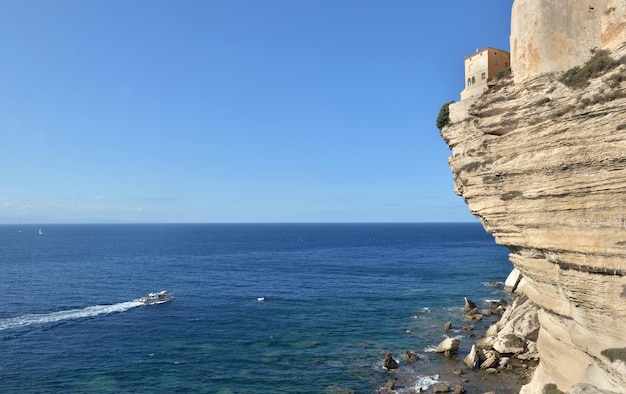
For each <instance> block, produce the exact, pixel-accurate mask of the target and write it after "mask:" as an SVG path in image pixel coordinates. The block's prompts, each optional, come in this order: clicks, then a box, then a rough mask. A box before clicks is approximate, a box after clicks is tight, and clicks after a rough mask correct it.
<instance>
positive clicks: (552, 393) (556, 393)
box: [542, 383, 565, 394]
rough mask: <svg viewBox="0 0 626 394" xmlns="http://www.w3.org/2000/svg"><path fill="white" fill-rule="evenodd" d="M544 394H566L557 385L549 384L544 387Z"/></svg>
mask: <svg viewBox="0 0 626 394" xmlns="http://www.w3.org/2000/svg"><path fill="white" fill-rule="evenodd" d="M542 394H565V393H564V392H562V391H561V390H559V389H558V388H557V387H556V384H554V383H549V384H546V385H545V386H544V387H543V390H542Z"/></svg>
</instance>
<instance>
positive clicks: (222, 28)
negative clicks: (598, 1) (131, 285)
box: [0, 0, 513, 223]
mask: <svg viewBox="0 0 626 394" xmlns="http://www.w3.org/2000/svg"><path fill="white" fill-rule="evenodd" d="M512 3H513V0H497V1H494V0H476V1H465V0H449V1H418V0H412V1H409V0H394V1H389V0H332V1H331V0H199V1H191V0H185V1H160V0H133V1H122V0H112V1H86V0H71V1H69V0H55V1H47V0H39V1H35V0H14V1H11V0H0V49H1V50H2V54H1V55H0V59H1V60H0V223H68V222H78V223H84V222H424V221H426V222H442V221H446V222H449V221H473V220H475V219H474V218H473V217H472V216H471V214H470V213H469V210H468V208H467V207H466V205H465V204H464V202H463V200H462V199H461V198H460V197H458V196H456V195H455V194H454V192H453V180H452V175H451V173H450V170H449V168H448V165H447V158H448V156H449V155H450V152H449V150H448V149H447V147H446V145H445V144H444V142H443V141H442V140H441V138H440V136H439V131H438V130H437V128H436V126H435V119H436V117H437V114H438V112H439V108H440V107H441V104H443V103H444V102H447V101H449V100H453V99H454V100H458V99H459V92H460V91H461V90H462V89H463V60H462V59H463V57H465V56H466V55H468V54H471V53H472V52H474V51H475V50H476V49H477V48H482V47H485V46H493V47H497V48H501V49H505V50H508V49H509V41H508V40H509V30H510V11H511V6H512Z"/></svg>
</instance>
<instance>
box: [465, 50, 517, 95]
mask: <svg viewBox="0 0 626 394" xmlns="http://www.w3.org/2000/svg"><path fill="white" fill-rule="evenodd" d="M463 60H464V61H465V89H463V91H462V92H461V100H465V99H466V98H469V97H475V96H480V95H481V94H482V93H483V92H484V91H485V90H486V88H487V81H489V80H490V79H491V78H493V77H494V76H495V75H496V74H497V73H498V71H500V70H502V69H505V68H507V67H509V66H510V64H511V59H510V55H509V53H508V52H506V51H503V50H501V49H496V48H491V47H486V48H483V49H481V50H476V52H475V53H473V54H471V55H469V56H466V57H465V58H464V59H463Z"/></svg>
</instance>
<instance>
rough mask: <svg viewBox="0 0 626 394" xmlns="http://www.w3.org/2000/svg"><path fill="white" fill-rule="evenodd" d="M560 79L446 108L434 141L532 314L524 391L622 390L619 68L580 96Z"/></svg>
mask: <svg viewBox="0 0 626 394" xmlns="http://www.w3.org/2000/svg"><path fill="white" fill-rule="evenodd" d="M623 47H624V46H623V45H622V46H621V48H623ZM622 55H623V51H622V53H619V51H618V53H617V58H619V57H620V56H622ZM614 56H615V53H614ZM561 75H562V74H561V73H560V72H548V73H542V74H538V75H533V76H530V77H527V78H525V79H524V80H523V81H521V82H520V81H517V79H514V78H509V79H503V80H501V81H498V83H497V84H496V87H495V88H492V89H491V90H490V91H488V92H487V93H485V94H484V95H482V96H480V97H478V98H474V99H468V100H464V101H461V102H459V103H454V104H451V105H450V106H449V118H450V123H449V124H448V125H446V126H444V127H443V128H442V129H441V136H442V138H443V139H444V140H445V141H446V143H447V144H448V146H449V147H450V149H451V151H452V156H451V157H450V159H449V165H450V168H451V170H452V172H453V175H454V181H455V192H456V193H457V194H459V195H460V196H462V197H463V198H464V200H465V201H466V203H467V204H468V206H469V209H470V210H471V212H472V213H473V214H474V215H475V216H476V217H478V218H479V219H480V221H481V222H482V224H483V226H484V227H485V229H486V230H487V231H488V232H490V233H491V234H492V235H493V236H494V238H495V240H496V242H498V243H500V244H502V245H505V246H507V247H508V248H509V250H510V260H511V261H512V263H513V264H514V265H515V267H516V268H517V269H519V270H520V272H521V273H522V275H523V276H524V279H525V282H526V283H525V285H524V293H525V294H526V295H527V296H528V297H529V298H530V300H531V301H532V302H533V303H535V304H537V305H538V306H539V307H540V309H541V310H540V312H539V321H540V325H541V329H540V331H539V336H538V339H537V347H538V352H539V356H540V359H541V362H540V365H539V367H538V368H537V370H536V371H535V374H534V377H533V381H532V382H531V383H530V384H529V385H528V386H525V388H524V389H523V390H522V391H523V392H527V393H536V392H541V391H542V390H543V388H544V387H546V385H549V384H554V385H556V386H557V387H558V388H559V389H560V390H563V391H567V390H570V389H571V390H574V389H573V388H574V387H579V386H577V385H579V384H583V383H584V384H590V385H593V386H595V387H596V388H597V389H598V390H605V391H606V392H623V390H624V387H626V361H625V360H624V358H622V357H618V356H616V355H619V354H623V353H624V352H626V351H624V348H626V334H625V331H624V327H626V65H624V64H621V65H619V66H617V67H615V68H613V69H612V70H611V71H609V72H607V73H605V74H603V75H602V76H599V77H597V78H593V79H590V80H589V81H588V85H587V86H586V87H585V88H584V89H574V88H570V87H568V86H566V85H564V84H563V83H562V82H560V81H559V77H560V76H561Z"/></svg>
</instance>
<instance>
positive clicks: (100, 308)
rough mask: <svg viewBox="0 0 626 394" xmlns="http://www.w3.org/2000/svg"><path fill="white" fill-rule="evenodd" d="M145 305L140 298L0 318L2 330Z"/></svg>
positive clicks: (122, 310)
mask: <svg viewBox="0 0 626 394" xmlns="http://www.w3.org/2000/svg"><path fill="white" fill-rule="evenodd" d="M141 305H144V304H143V303H141V302H139V301H138V300H135V301H127V302H120V303H118V304H113V305H94V306H88V307H86V308H82V309H70V310H67V311H58V312H52V313H44V314H28V315H22V316H18V317H10V318H8V319H0V331H2V330H9V329H12V328H18V327H25V326H30V325H33V324H46V323H54V322H58V321H63V320H73V319H80V318H84V317H93V316H98V315H105V314H109V313H116V312H124V311H127V310H129V309H132V308H135V307H138V306H141Z"/></svg>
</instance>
